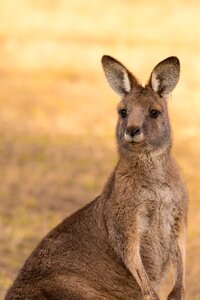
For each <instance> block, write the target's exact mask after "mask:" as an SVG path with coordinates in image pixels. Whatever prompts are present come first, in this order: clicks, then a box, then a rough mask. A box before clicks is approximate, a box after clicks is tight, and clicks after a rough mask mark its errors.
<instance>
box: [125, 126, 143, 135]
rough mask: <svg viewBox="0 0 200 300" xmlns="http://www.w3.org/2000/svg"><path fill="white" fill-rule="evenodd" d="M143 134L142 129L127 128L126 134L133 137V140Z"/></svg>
mask: <svg viewBox="0 0 200 300" xmlns="http://www.w3.org/2000/svg"><path fill="white" fill-rule="evenodd" d="M141 132H142V130H141V128H140V127H138V126H137V127H132V126H131V127H127V128H126V134H127V135H129V136H131V137H132V138H133V137H134V136H136V135H140V134H141Z"/></svg>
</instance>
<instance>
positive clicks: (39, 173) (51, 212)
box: [0, 0, 200, 300]
mask: <svg viewBox="0 0 200 300" xmlns="http://www.w3.org/2000/svg"><path fill="white" fill-rule="evenodd" d="M199 8H200V4H199V3H198V2H197V1H196V2H195V1H190V2H181V1H176V2H174V1H154V2H151V1H128V0H125V1H123V2H122V1H119V0H116V1H114V0H110V1H105V0H102V1H100V0H95V1H86V0H83V1H81V0H76V1H73V3H72V1H67V0H66V1H61V0H60V1H59V0H57V1H55V0H51V1H47V0H46V1H45V0H40V1H33V0H32V1H31V0H27V1H25V0H19V1H16V2H14V1H6V0H1V1H0V165H1V168H0V178H1V179H0V229H1V236H0V257H1V259H0V298H2V299H3V297H4V295H5V292H6V289H7V288H8V287H9V286H10V284H11V283H12V281H13V279H14V278H15V276H16V274H17V272H18V270H19V268H20V266H21V265H22V263H23V262H24V260H25V258H26V257H27V256H28V255H29V254H30V252H31V251H32V249H33V248H34V247H35V246H36V244H37V243H38V241H39V240H40V239H41V238H42V237H43V236H44V235H45V234H46V233H47V232H48V231H49V230H50V229H51V228H53V227H54V226H55V225H56V224H57V223H58V222H60V221H61V220H62V219H63V218H64V217H66V216H68V215H69V214H71V213H72V212H73V211H75V210H76V209H78V208H79V207H81V206H83V205H84V204H86V203H88V202H89V201H91V200H92V199H93V198H94V197H95V196H97V195H98V194H99V193H100V192H101V190H102V187H103V185H104V182H105V181H106V179H107V177H108V175H109V173H110V172H111V171H112V169H113V167H114V165H115V163H116V161H117V151H116V143H115V136H114V128H115V123H116V118H117V114H116V105H117V102H118V101H119V99H118V96H117V95H115V94H114V93H113V92H112V91H111V89H110V88H109V87H108V84H107V82H106V80H105V79H104V75H103V72H102V68H101V64H100V60H101V56H102V55H103V54H109V55H112V56H114V57H116V58H117V59H119V60H121V61H122V62H123V63H124V64H125V65H126V66H128V67H129V69H130V70H131V71H132V72H133V73H134V74H135V75H136V76H137V77H138V78H139V79H140V80H141V81H142V82H143V83H145V82H146V81H147V80H148V77H149V75H150V72H151V71H152V69H153V67H154V66H155V65H156V64H157V63H158V62H159V61H160V60H162V59H165V58H166V57H168V56H171V55H176V56H178V57H179V59H180V61H181V65H182V69H181V78H180V82H179V84H178V86H177V88H176V90H175V91H174V93H173V97H172V100H171V101H170V103H169V109H170V116H171V123H172V127H173V132H174V155H175V157H176V159H177V161H178V162H179V164H180V166H181V168H182V172H183V175H184V177H185V180H186V182H187V184H188V189H189V193H190V210H189V218H188V234H187V264H186V283H187V292H186V299H192V300H198V299H199V298H200V286H199V278H200V264H199V251H200V194H199V181H200V173H199V167H200V161H199V149H200V105H199V101H200V100H199V97H200V55H199V53H200V42H199V40H198V37H199V34H200V26H199V25H200V21H199ZM171 282H172V274H171V273H170V275H169V278H168V280H167V281H166V283H165V284H164V287H163V288H162V290H161V292H160V294H161V299H166V294H167V292H168V291H169V289H170V287H171Z"/></svg>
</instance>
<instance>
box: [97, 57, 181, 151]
mask: <svg viewBox="0 0 200 300" xmlns="http://www.w3.org/2000/svg"><path fill="white" fill-rule="evenodd" d="M102 65H103V69H104V72H105V75H106V78H107V80H108V83H109V84H110V86H111V88H112V89H113V90H114V91H115V92H117V93H118V94H119V95H120V96H121V102H120V103H119V105H118V114H119V119H118V123H117V131H116V135H117V140H118V145H119V150H120V152H122V153H127V154H128V153H129V154H131V153H134V154H136V152H137V153H138V152H139V153H141V152H146V153H149V152H154V151H156V150H160V151H161V150H162V149H166V148H167V146H170V144H171V138H170V124H169V118H168V110H167V99H168V98H169V96H170V95H171V92H172V90H173V89H174V88H175V86H176V84H177V82H178V79H179V74H180V63H179V60H178V58H176V57H169V58H167V59H165V60H163V61H161V62H160V63H159V64H158V65H156V67H155V68H154V69H153V71H152V73H151V76H150V79H149V82H148V84H147V85H146V86H145V87H143V86H141V85H140V83H139V82H138V81H137V79H136V78H135V77H134V76H133V75H132V74H131V73H130V72H129V71H128V70H127V69H126V67H124V66H123V65H122V64H121V63H120V62H119V61H117V60H115V59H114V58H112V57H110V56H107V55H105V56H103V58H102Z"/></svg>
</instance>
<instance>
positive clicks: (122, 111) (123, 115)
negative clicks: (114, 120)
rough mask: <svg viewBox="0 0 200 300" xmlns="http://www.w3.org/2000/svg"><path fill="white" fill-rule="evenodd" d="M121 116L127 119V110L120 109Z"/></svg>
mask: <svg viewBox="0 0 200 300" xmlns="http://www.w3.org/2000/svg"><path fill="white" fill-rule="evenodd" d="M119 115H120V116H121V117H122V118H126V116H127V111H126V109H120V110H119Z"/></svg>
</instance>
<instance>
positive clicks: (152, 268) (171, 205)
mask: <svg viewBox="0 0 200 300" xmlns="http://www.w3.org/2000/svg"><path fill="white" fill-rule="evenodd" d="M143 192H144V194H143V201H142V204H141V207H140V209H139V210H138V224H140V227H139V228H140V236H141V244H140V250H141V256H142V259H143V263H144V265H145V268H146V270H147V273H148V274H149V276H150V278H152V279H153V276H154V274H157V275H158V278H159V276H160V278H161V277H162V274H163V272H164V270H166V269H167V266H168V262H169V254H170V248H171V242H172V241H171V237H172V229H173V224H174V220H175V210H176V193H175V192H174V191H173V189H172V188H171V187H170V186H168V185H167V184H163V185H160V186H158V185H157V186H156V187H155V188H149V189H148V193H147V191H145V190H144V191H143ZM158 278H156V280H158Z"/></svg>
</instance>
